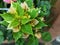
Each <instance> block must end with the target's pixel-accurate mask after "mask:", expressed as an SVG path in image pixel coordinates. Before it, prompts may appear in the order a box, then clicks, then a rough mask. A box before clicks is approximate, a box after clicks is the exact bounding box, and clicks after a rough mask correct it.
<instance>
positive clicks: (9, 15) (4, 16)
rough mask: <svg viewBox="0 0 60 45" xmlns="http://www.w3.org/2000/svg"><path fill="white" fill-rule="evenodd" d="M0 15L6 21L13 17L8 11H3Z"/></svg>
mask: <svg viewBox="0 0 60 45" xmlns="http://www.w3.org/2000/svg"><path fill="white" fill-rule="evenodd" d="M1 17H2V18H3V19H4V20H5V21H6V22H8V23H10V22H11V21H12V20H13V19H14V17H13V15H12V14H10V13H4V14H2V15H1Z"/></svg>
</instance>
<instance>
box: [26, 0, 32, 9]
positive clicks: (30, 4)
mask: <svg viewBox="0 0 60 45" xmlns="http://www.w3.org/2000/svg"><path fill="white" fill-rule="evenodd" d="M25 1H26V3H27V5H28V6H29V7H30V8H33V0H25Z"/></svg>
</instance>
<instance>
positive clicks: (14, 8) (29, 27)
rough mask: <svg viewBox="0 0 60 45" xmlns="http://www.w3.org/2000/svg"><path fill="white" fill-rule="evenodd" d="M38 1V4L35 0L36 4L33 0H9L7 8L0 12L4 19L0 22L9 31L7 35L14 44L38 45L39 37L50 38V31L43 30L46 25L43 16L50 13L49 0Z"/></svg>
mask: <svg viewBox="0 0 60 45" xmlns="http://www.w3.org/2000/svg"><path fill="white" fill-rule="evenodd" d="M4 1H5V2H8V1H6V0H4ZM40 2H41V3H40V4H39V2H37V4H39V5H37V6H36V5H34V3H33V0H24V1H23V2H21V1H20V0H17V1H16V0H15V2H14V1H13V0H10V2H8V3H10V4H11V6H10V8H9V10H8V11H7V12H4V13H3V14H0V16H1V17H2V18H3V19H4V20H3V21H0V24H2V25H4V26H6V27H7V28H5V30H7V32H8V31H10V32H11V33H10V34H7V35H12V36H10V37H12V40H14V41H15V43H16V45H39V39H42V40H44V41H50V40H51V35H50V33H49V32H45V31H44V30H43V28H44V27H47V26H48V25H47V24H46V21H45V19H44V17H45V16H46V17H47V15H49V14H50V12H49V11H50V8H51V7H50V3H49V1H40ZM47 5H48V6H47ZM2 27H3V26H2ZM2 27H0V41H1V42H2V41H3V40H4V37H3V35H4V34H3V33H2V31H1V30H2V29H1V28H2ZM2 37H3V39H2ZM7 38H8V37H7ZM26 42H27V43H26Z"/></svg>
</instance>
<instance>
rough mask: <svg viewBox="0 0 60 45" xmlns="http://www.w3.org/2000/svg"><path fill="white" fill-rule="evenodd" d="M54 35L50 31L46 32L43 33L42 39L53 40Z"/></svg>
mask: <svg viewBox="0 0 60 45" xmlns="http://www.w3.org/2000/svg"><path fill="white" fill-rule="evenodd" d="M51 39H52V37H51V34H50V33H49V32H44V33H42V40H44V41H47V42H48V41H51Z"/></svg>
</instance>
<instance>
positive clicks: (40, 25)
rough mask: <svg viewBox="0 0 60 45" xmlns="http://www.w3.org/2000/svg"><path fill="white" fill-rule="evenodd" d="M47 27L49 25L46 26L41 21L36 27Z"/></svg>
mask: <svg viewBox="0 0 60 45" xmlns="http://www.w3.org/2000/svg"><path fill="white" fill-rule="evenodd" d="M45 26H47V25H46V24H45V23H44V22H42V21H40V22H39V23H38V24H37V25H36V26H35V28H37V29H40V28H42V27H45Z"/></svg>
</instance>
